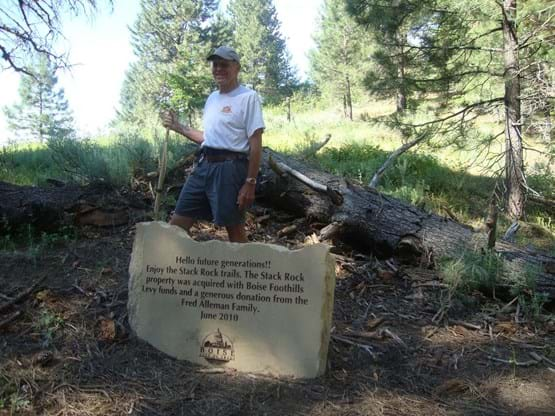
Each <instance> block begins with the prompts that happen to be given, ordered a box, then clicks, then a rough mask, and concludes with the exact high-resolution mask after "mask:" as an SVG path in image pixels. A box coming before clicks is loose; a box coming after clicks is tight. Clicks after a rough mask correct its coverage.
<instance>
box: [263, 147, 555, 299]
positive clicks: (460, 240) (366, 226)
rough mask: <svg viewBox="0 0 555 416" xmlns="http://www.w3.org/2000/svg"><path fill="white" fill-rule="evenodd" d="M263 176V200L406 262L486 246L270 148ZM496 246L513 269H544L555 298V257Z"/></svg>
mask: <svg viewBox="0 0 555 416" xmlns="http://www.w3.org/2000/svg"><path fill="white" fill-rule="evenodd" d="M270 160H272V161H274V162H277V164H279V163H284V164H285V165H288V166H289V167H291V168H293V169H295V170H297V171H299V172H302V173H303V174H304V175H305V176H307V177H309V178H310V179H311V180H312V181H315V182H317V183H319V184H320V185H322V186H323V189H324V191H317V190H315V189H318V187H314V186H311V187H308V186H307V185H305V184H303V183H301V182H300V181H299V180H297V179H294V178H293V177H291V176H289V175H284V174H283V173H277V172H276V171H275V170H272V169H271V168H270V167H269V166H270V165H271V163H269V161H270ZM275 165H276V163H274V166H275ZM261 175H262V180H261V183H260V188H259V190H260V194H259V197H260V200H261V202H266V203H267V204H269V205H271V206H274V207H278V208H281V209H283V210H286V211H289V212H292V213H294V214H296V215H299V216H305V217H307V218H309V219H311V220H312V221H314V222H318V223H324V224H332V226H330V227H326V233H327V232H328V230H331V231H330V232H331V233H332V236H333V238H334V239H338V240H341V241H344V242H345V243H347V244H349V245H350V246H353V247H357V248H358V249H360V250H362V251H365V252H371V253H373V254H374V255H376V256H378V257H384V258H387V257H391V256H395V257H397V258H399V259H401V261H403V262H406V263H422V262H424V263H426V264H433V262H434V260H438V259H440V258H442V257H452V258H458V257H460V255H461V253H462V252H463V251H464V250H465V249H476V248H483V249H487V245H488V243H487V235H486V233H485V232H475V231H474V230H473V229H472V228H471V227H469V226H466V225H463V224H460V223H457V222H455V221H453V220H451V219H447V218H443V217H440V216H438V215H435V214H431V213H427V212H424V211H421V210H419V209H418V208H416V207H414V206H412V205H409V204H407V203H404V202H402V201H399V200H396V199H394V198H392V197H389V196H386V195H383V194H380V193H379V192H377V191H376V190H373V189H370V188H366V187H362V186H360V185H357V184H354V183H351V182H349V181H348V180H345V179H343V178H340V177H336V176H333V175H330V174H327V173H324V172H321V171H316V170H313V169H310V168H308V167H307V166H304V165H302V164H301V163H300V162H297V161H294V160H291V159H285V158H284V157H283V156H280V155H279V154H277V153H275V152H272V151H271V150H269V149H265V150H264V162H263V164H262V173H261ZM320 188H322V187H321V186H320ZM495 250H496V251H497V252H499V253H501V254H502V255H503V256H504V257H505V259H506V260H507V261H506V264H507V266H508V268H509V270H510V272H511V273H517V274H518V275H525V273H527V272H528V271H530V270H536V269H537V270H539V274H538V289H539V290H541V291H543V292H545V293H548V294H549V296H550V297H551V298H552V299H555V275H554V274H553V273H555V270H554V269H555V258H554V257H553V256H550V255H548V254H543V253H539V252H536V251H532V250H529V249H522V248H518V247H516V246H514V245H511V244H509V243H506V242H497V244H496V247H495Z"/></svg>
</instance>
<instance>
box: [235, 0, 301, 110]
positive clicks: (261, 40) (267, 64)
mask: <svg viewBox="0 0 555 416" xmlns="http://www.w3.org/2000/svg"><path fill="white" fill-rule="evenodd" d="M229 13H230V15H231V20H232V24H233V28H234V33H235V39H234V45H235V48H236V50H237V52H238V53H239V55H240V56H241V67H242V69H241V80H242V82H243V83H245V84H248V85H250V86H251V87H252V88H253V89H255V90H256V91H258V92H259V93H260V94H261V95H262V96H263V98H264V99H265V100H266V101H268V102H278V101H280V100H281V99H282V98H283V97H285V96H288V95H289V94H290V93H291V90H292V88H293V86H294V85H296V84H297V79H296V76H295V73H294V71H293V69H292V67H291V64H290V60H291V58H290V55H289V53H288V52H287V49H286V45H285V39H284V38H283V35H282V34H281V31H280V22H279V19H278V17H277V12H276V8H275V6H274V4H273V1H272V0H232V1H231V2H230V4H229Z"/></svg>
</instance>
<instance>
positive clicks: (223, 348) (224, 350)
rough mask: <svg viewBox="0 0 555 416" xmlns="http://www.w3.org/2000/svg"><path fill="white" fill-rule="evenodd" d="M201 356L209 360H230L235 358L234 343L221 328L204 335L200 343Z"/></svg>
mask: <svg viewBox="0 0 555 416" xmlns="http://www.w3.org/2000/svg"><path fill="white" fill-rule="evenodd" d="M200 356H201V357H203V358H205V359H206V360H207V361H209V362H214V361H218V362H229V361H232V360H234V359H235V351H234V349H233V343H232V342H231V340H230V339H229V337H227V336H226V335H224V334H222V333H221V331H220V329H219V328H218V330H217V331H216V332H212V333H210V334H208V335H207V336H205V337H204V339H203V340H202V343H201V345H200Z"/></svg>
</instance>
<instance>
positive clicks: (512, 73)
mask: <svg viewBox="0 0 555 416" xmlns="http://www.w3.org/2000/svg"><path fill="white" fill-rule="evenodd" d="M515 20H516V0H504V1H503V49H504V60H505V184H506V188H507V189H506V192H507V195H506V208H507V214H508V215H509V216H510V217H511V218H512V219H513V220H519V219H520V218H521V217H522V216H523V214H524V201H525V188H524V184H525V177H524V158H523V150H522V125H521V111H520V78H519V61H518V40H517V35H516V25H515Z"/></svg>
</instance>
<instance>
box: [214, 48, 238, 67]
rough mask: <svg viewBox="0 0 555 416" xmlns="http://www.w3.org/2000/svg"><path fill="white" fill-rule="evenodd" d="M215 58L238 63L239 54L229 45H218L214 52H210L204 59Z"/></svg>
mask: <svg viewBox="0 0 555 416" xmlns="http://www.w3.org/2000/svg"><path fill="white" fill-rule="evenodd" d="M216 58H222V59H225V60H227V61H235V62H237V63H239V55H238V54H237V52H235V51H234V50H233V49H231V48H230V47H229V46H220V47H218V48H216V50H214V52H212V54H211V55H209V56H208V58H206V59H207V60H209V61H213V60H214V59H216Z"/></svg>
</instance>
